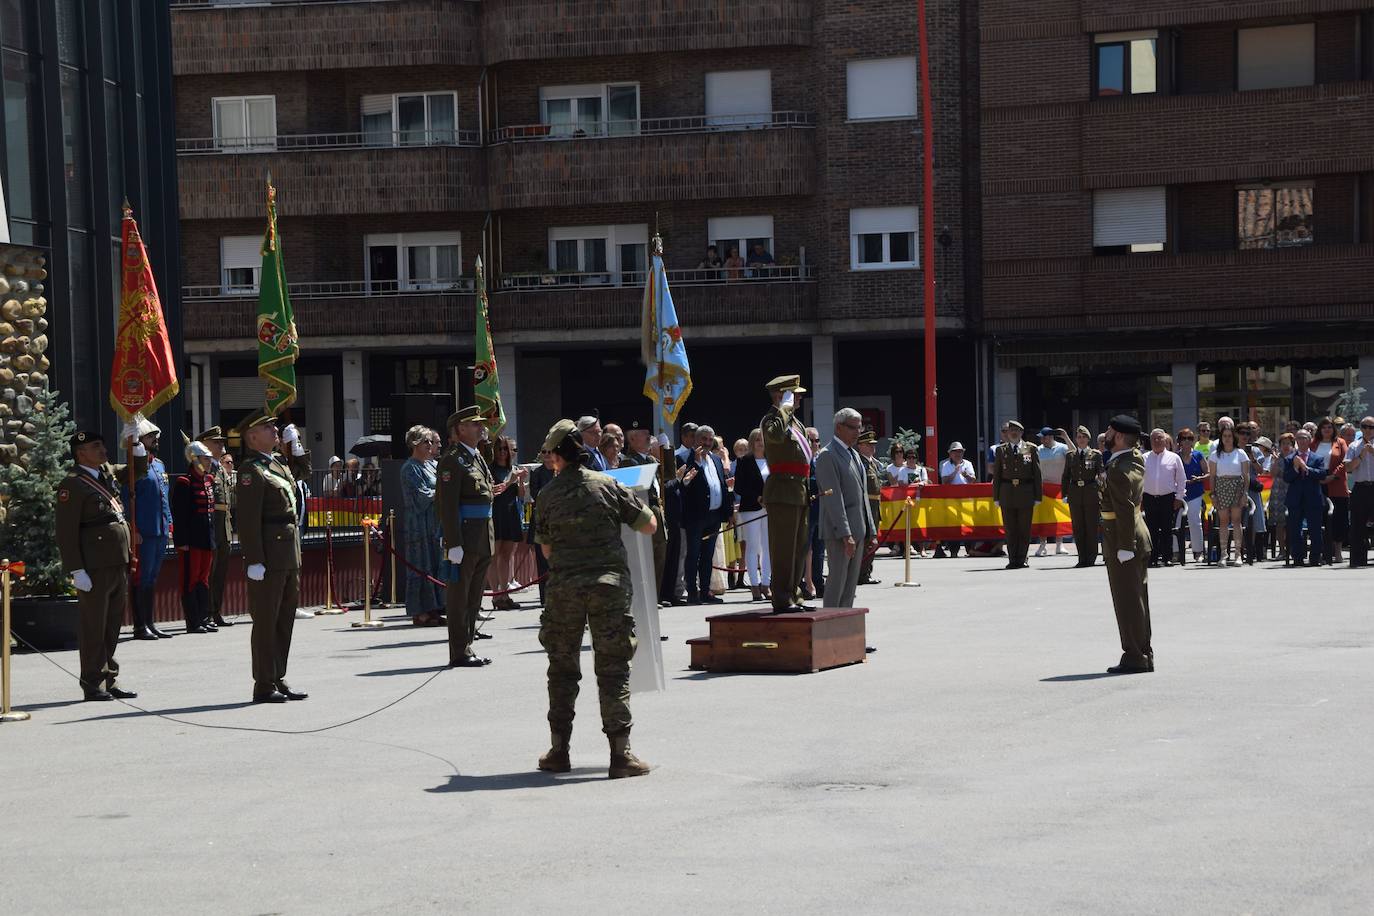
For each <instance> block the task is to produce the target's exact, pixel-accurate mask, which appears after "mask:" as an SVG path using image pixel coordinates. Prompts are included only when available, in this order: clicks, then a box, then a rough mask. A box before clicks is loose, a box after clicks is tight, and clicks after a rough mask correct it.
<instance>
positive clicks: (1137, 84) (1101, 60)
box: [1093, 31, 1159, 98]
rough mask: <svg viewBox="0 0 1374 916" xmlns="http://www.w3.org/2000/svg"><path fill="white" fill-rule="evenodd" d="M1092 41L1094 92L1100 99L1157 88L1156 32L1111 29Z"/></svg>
mask: <svg viewBox="0 0 1374 916" xmlns="http://www.w3.org/2000/svg"><path fill="white" fill-rule="evenodd" d="M1093 42H1094V44H1093V73H1094V86H1093V91H1094V94H1096V95H1097V96H1098V97H1099V98H1100V97H1103V96H1117V95H1148V94H1149V93H1152V92H1158V91H1159V57H1158V51H1159V33H1158V32H1154V31H1149V32H1114V33H1110V34H1105V35H1097V36H1095V37H1094V39H1093Z"/></svg>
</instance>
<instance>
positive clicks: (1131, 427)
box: [1107, 413, 1140, 436]
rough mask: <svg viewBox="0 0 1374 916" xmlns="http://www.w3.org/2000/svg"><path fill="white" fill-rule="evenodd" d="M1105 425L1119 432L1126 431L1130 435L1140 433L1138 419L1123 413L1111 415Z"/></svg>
mask: <svg viewBox="0 0 1374 916" xmlns="http://www.w3.org/2000/svg"><path fill="white" fill-rule="evenodd" d="M1107 425H1108V426H1110V427H1111V428H1112V429H1114V430H1116V431H1117V432H1119V433H1126V434H1128V435H1132V436H1138V435H1140V421H1139V420H1137V419H1136V418H1135V417H1129V416H1127V415H1126V414H1124V413H1119V414H1117V415H1116V416H1114V417H1112V419H1111V421H1110V422H1109V423H1108V424H1107Z"/></svg>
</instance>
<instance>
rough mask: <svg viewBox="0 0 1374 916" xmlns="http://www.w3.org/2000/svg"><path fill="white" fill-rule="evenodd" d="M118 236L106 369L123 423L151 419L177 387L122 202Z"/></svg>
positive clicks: (167, 341) (143, 254) (163, 328)
mask: <svg viewBox="0 0 1374 916" xmlns="http://www.w3.org/2000/svg"><path fill="white" fill-rule="evenodd" d="M122 236H123V245H122V253H121V258H120V261H121V263H122V264H123V279H122V280H121V282H120V290H119V324H118V327H117V329H116V331H115V351H114V364H113V366H111V368H110V406H111V407H113V408H114V409H115V412H116V413H117V414H119V416H120V419H122V420H123V421H124V422H126V423H128V422H130V421H131V420H132V419H133V417H134V414H145V415H146V414H150V413H152V412H153V411H155V410H157V409H158V408H159V407H161V406H162V405H164V404H166V403H167V402H168V401H170V400H172V398H174V397H176V396H177V392H179V391H180V390H181V383H180V382H179V381H177V368H176V362H175V361H174V360H173V359H172V341H171V338H170V337H169V335H168V334H167V322H166V320H165V319H164V317H163V314H162V300H161V299H160V298H159V297H158V294H157V283H156V282H155V281H154V280H153V268H152V265H150V264H149V263H148V251H147V249H146V248H144V246H143V239H142V237H141V236H139V234H138V223H136V222H134V211H133V209H132V208H131V207H130V206H129V204H128V203H127V202H125V204H124V221H123V226H122Z"/></svg>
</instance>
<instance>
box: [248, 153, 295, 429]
mask: <svg viewBox="0 0 1374 916" xmlns="http://www.w3.org/2000/svg"><path fill="white" fill-rule="evenodd" d="M300 355H301V344H300V338H299V336H298V335H297V334H296V314H295V312H293V311H292V310H291V297H290V296H289V295H288V294H287V291H286V270H285V268H283V266H282V262H281V236H279V235H277V189H276V188H274V187H272V176H271V175H268V176H267V234H266V235H264V236H263V238H262V277H261V279H260V282H259V285H258V375H259V376H260V377H261V378H262V380H263V382H265V383H266V391H265V393H264V396H265V404H264V405H263V406H264V409H266V411H267V412H268V413H269V414H271V415H273V416H276V415H277V414H279V413H281V412H282V411H283V410H285V409H286V408H287V407H290V406H291V405H292V404H293V403H295V400H296V360H297V358H299V357H300Z"/></svg>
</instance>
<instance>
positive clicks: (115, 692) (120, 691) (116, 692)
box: [107, 687, 138, 700]
mask: <svg viewBox="0 0 1374 916" xmlns="http://www.w3.org/2000/svg"><path fill="white" fill-rule="evenodd" d="M107 693H109V695H110V696H112V697H114V698H115V699H116V700H137V699H138V691H137V690H125V689H124V688H123V687H111V688H110V689H109V690H108V691H107Z"/></svg>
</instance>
